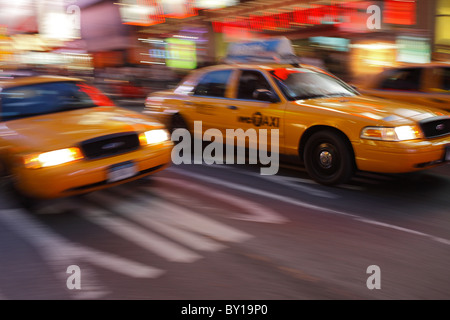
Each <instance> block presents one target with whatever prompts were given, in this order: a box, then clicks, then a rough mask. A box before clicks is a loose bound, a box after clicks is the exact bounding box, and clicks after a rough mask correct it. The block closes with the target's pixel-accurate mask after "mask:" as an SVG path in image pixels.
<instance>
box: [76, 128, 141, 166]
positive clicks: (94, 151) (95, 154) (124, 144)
mask: <svg viewBox="0 0 450 320" xmlns="http://www.w3.org/2000/svg"><path fill="white" fill-rule="evenodd" d="M80 148H81V151H83V154H84V156H85V157H86V158H87V159H98V158H104V157H110V156H115V155H118V154H122V153H126V152H130V151H133V150H136V149H137V148H139V137H138V135H137V133H136V132H126V133H117V134H111V135H107V136H101V137H97V138H93V139H90V140H85V141H83V142H81V144H80Z"/></svg>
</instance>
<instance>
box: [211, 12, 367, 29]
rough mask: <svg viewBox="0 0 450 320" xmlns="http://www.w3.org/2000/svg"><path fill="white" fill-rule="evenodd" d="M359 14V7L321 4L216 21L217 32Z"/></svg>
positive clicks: (334, 20)
mask: <svg viewBox="0 0 450 320" xmlns="http://www.w3.org/2000/svg"><path fill="white" fill-rule="evenodd" d="M358 15H359V12H358V9H357V8H356V7H355V8H352V7H346V6H342V5H321V6H315V7H311V8H308V9H300V8H296V9H295V10H294V11H291V12H288V13H279V14H271V13H267V14H266V15H261V16H250V17H248V18H242V19H239V18H228V19H225V20H224V21H221V22H219V21H214V22H213V28H214V31H215V32H223V29H224V27H239V28H248V29H251V30H256V31H262V30H275V29H279V28H285V29H287V28H290V27H291V26H295V25H302V24H311V25H321V24H340V23H343V22H346V23H350V22H351V21H352V20H354V19H355V17H357V16H358Z"/></svg>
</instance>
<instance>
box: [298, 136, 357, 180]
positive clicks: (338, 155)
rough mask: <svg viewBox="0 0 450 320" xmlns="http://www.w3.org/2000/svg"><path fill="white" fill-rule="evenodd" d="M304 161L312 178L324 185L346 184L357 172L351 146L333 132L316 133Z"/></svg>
mask: <svg viewBox="0 0 450 320" xmlns="http://www.w3.org/2000/svg"><path fill="white" fill-rule="evenodd" d="M303 160H304V163H305V167H306V170H307V172H308V174H309V175H310V176H311V178H313V179H314V180H315V181H317V182H319V183H321V184H324V185H337V184H341V183H345V182H347V181H348V180H350V178H351V177H352V176H353V173H354V171H355V160H354V156H353V152H352V149H351V145H349V143H348V141H347V140H346V139H345V138H344V137H343V136H342V135H341V134H339V133H337V132H333V131H331V130H324V131H319V132H316V133H314V134H313V135H312V136H311V137H310V138H309V139H308V141H307V142H306V145H305V150H304V155H303Z"/></svg>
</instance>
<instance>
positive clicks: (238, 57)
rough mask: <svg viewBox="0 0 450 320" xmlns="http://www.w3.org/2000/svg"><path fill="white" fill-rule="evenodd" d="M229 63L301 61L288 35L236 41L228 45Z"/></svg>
mask: <svg viewBox="0 0 450 320" xmlns="http://www.w3.org/2000/svg"><path fill="white" fill-rule="evenodd" d="M225 62H227V63H251V62H273V63H288V64H293V63H294V64H297V63H300V58H299V57H298V56H296V55H295V53H294V49H293V47H292V43H291V41H290V40H289V39H288V38H286V37H276V38H270V39H263V40H253V41H247V42H235V43H231V44H230V45H229V46H228V52H227V56H226V57H225Z"/></svg>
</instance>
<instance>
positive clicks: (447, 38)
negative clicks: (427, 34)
mask: <svg viewBox="0 0 450 320" xmlns="http://www.w3.org/2000/svg"><path fill="white" fill-rule="evenodd" d="M434 21H435V36H434V53H433V57H434V58H435V59H436V60H444V61H449V60H450V32H449V30H450V1H448V0H436V11H435V19H434Z"/></svg>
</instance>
